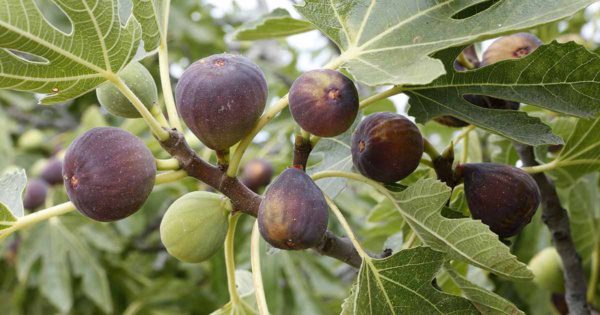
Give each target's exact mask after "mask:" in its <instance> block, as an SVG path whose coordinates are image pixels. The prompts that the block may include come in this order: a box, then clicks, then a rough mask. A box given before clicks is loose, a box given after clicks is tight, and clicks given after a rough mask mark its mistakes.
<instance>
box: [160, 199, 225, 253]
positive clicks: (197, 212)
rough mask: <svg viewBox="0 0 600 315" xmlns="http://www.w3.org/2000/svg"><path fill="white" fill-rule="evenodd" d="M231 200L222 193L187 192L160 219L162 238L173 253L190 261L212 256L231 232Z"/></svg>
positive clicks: (168, 250) (168, 249)
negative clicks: (229, 231) (229, 220)
mask: <svg viewBox="0 0 600 315" xmlns="http://www.w3.org/2000/svg"><path fill="white" fill-rule="evenodd" d="M230 211H231V205H230V204H229V201H228V200H227V199H226V198H225V197H223V196H221V195H218V194H215V193H211V192H206V191H195V192H191V193H187V194H185V195H184V196H182V197H180V198H179V199H177V200H175V202H173V204H171V206H170V207H169V209H167V212H166V213H165V215H164V217H163V219H162V221H161V223H160V239H161V241H162V243H163V244H164V245H165V248H166V249H167V252H169V254H171V256H173V257H175V258H177V259H179V260H181V261H184V262H188V263H199V262H202V261H205V260H207V259H208V258H210V257H212V256H213V255H214V254H215V253H216V252H217V251H218V250H219V248H221V246H223V242H224V241H225V236H226V234H227V227H228V221H227V216H228V214H229V212H230Z"/></svg>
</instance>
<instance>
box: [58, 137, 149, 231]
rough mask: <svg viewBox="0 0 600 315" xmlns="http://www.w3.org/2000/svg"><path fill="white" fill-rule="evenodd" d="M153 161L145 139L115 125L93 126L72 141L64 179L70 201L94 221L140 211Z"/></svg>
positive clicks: (145, 195) (119, 217)
mask: <svg viewBox="0 0 600 315" xmlns="http://www.w3.org/2000/svg"><path fill="white" fill-rule="evenodd" d="M155 177H156V162H155V159H154V156H152V153H151V152H150V150H148V148H147V147H146V146H145V144H144V142H142V140H140V139H139V138H137V137H136V136H134V135H133V134H131V133H129V132H127V131H124V130H122V129H119V128H114V127H99V128H94V129H91V130H89V131H87V132H86V133H84V134H83V135H81V136H80V137H78V138H77V139H75V141H73V143H71V145H70V146H69V148H68V149H67V152H66V154H65V158H64V164H63V179H64V182H65V188H66V190H67V194H68V195H69V198H70V199H71V201H72V202H73V203H74V204H75V206H76V207H77V210H79V211H80V212H81V213H82V214H83V215H85V216H87V217H89V218H91V219H94V220H96V221H115V220H120V219H123V218H125V217H128V216H130V215H131V214H133V213H134V212H136V211H137V210H139V209H140V208H141V207H142V205H143V204H144V202H145V201H146V199H147V198H148V195H150V192H151V191H152V188H153V187H154V179H155Z"/></svg>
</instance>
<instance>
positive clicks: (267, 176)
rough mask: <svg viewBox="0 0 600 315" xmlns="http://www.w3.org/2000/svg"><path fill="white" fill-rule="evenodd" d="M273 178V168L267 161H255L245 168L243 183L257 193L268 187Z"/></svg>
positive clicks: (242, 177)
mask: <svg viewBox="0 0 600 315" xmlns="http://www.w3.org/2000/svg"><path fill="white" fill-rule="evenodd" d="M272 177H273V166H271V163H269V162H268V161H266V160H263V159H254V160H251V161H250V162H248V163H247V164H246V165H245V166H244V170H243V171H242V176H241V181H242V183H243V184H244V185H246V187H248V188H250V190H252V191H254V192H257V191H258V190H259V189H261V188H263V187H266V186H267V185H269V183H270V182H271V178H272Z"/></svg>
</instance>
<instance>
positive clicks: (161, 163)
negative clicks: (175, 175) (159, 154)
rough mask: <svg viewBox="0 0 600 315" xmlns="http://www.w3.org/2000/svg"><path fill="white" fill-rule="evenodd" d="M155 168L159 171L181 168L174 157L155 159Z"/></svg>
mask: <svg viewBox="0 0 600 315" xmlns="http://www.w3.org/2000/svg"><path fill="white" fill-rule="evenodd" d="M156 168H157V169H159V170H161V171H170V170H178V169H180V168H181V165H179V161H178V160H177V159H175V158H171V159H166V160H160V159H156Z"/></svg>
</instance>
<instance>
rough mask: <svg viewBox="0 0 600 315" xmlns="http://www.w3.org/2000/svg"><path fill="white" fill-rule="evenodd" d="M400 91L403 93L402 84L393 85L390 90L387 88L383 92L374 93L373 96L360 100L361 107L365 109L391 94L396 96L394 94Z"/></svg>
mask: <svg viewBox="0 0 600 315" xmlns="http://www.w3.org/2000/svg"><path fill="white" fill-rule="evenodd" d="M400 93H402V86H400V85H397V86H393V87H392V88H390V89H388V90H385V91H383V92H381V93H378V94H375V95H372V96H370V97H368V98H366V99H364V100H362V101H361V102H360V105H359V108H360V109H364V108H365V107H367V106H369V105H371V104H374V103H377V102H378V101H380V100H383V99H386V98H388V97H390V96H394V95H396V94H400Z"/></svg>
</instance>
